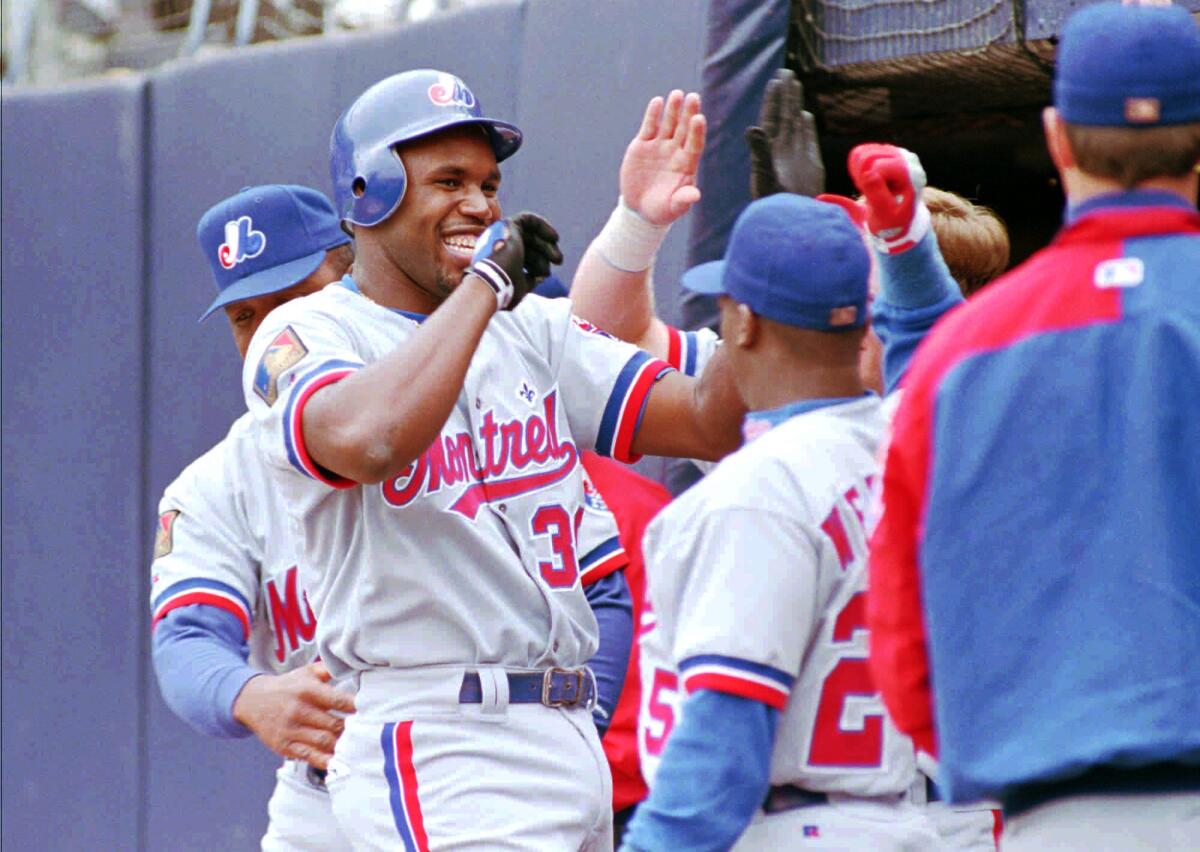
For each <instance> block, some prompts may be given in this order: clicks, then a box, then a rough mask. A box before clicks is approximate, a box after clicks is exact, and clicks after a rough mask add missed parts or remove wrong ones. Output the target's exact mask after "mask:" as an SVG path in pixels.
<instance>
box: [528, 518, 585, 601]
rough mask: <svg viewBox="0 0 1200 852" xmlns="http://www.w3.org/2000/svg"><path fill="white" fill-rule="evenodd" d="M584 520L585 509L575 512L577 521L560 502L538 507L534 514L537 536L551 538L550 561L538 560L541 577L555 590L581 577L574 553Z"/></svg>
mask: <svg viewBox="0 0 1200 852" xmlns="http://www.w3.org/2000/svg"><path fill="white" fill-rule="evenodd" d="M582 521H583V508H582V507H580V509H579V511H577V512H576V513H575V519H574V521H572V520H571V516H570V515H568V514H567V510H566V509H564V508H563V507H562V506H559V505H557V504H552V505H549V506H539V507H538V510H537V511H536V512H534V513H533V520H532V521H531V522H530V528H531V529H532V530H533V534H534V535H535V536H540V535H546V536H549V537H550V550H551V552H552V556H551V559H550V561H549V562H544V561H542V560H538V569H539V570H540V571H541V572H542V579H543V580H545V581H546V585H547V586H549V587H550V588H552V589H569V588H570V587H571V586H574V585H575V580H576V578H577V577H579V559H578V558H577V557H576V556H575V537H576V535H577V534H578V532H579V524H580V522H582Z"/></svg>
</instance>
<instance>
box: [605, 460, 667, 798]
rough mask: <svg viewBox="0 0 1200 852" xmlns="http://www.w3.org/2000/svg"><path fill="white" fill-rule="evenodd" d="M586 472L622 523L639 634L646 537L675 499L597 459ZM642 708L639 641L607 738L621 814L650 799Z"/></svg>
mask: <svg viewBox="0 0 1200 852" xmlns="http://www.w3.org/2000/svg"><path fill="white" fill-rule="evenodd" d="M583 466H584V468H585V469H586V470H587V472H588V476H590V477H591V478H592V482H593V483H594V484H595V486H596V489H597V490H598V491H599V492H600V496H601V497H602V498H604V502H605V503H607V504H608V507H609V508H610V509H612V512H613V515H614V516H615V517H616V519H617V532H618V535H619V536H620V538H621V545H622V546H623V547H624V548H625V553H626V555H627V556H628V557H629V564H628V565H626V567H625V581H626V582H627V583H628V584H629V592H630V595H631V596H632V598H633V624H634V631H635V633H636V630H637V625H638V624H640V623H641V616H642V606H643V603H644V601H645V597H646V575H645V570H644V568H643V567H642V534H643V533H644V532H645V531H646V526H647V525H648V524H649V523H650V521H651V520H653V519H654V516H655V515H657V514H658V512H659V510H660V509H661V508H662V507H663V506H665V505H667V503H669V502H671V494H670V492H668V491H667V490H666V489H665V488H663V487H662V486H661V485H659V484H658V483H657V482H655V481H653V480H651V479H647V478H646V477H644V476H642V475H641V474H639V473H637V472H635V471H634V470H633V468H630V467H626V466H625V465H623V464H620V463H618V462H614V461H612V460H610V459H606V458H602V457H600V456H598V455H596V454H595V453H584V454H583ZM640 704H641V679H640V678H639V675H638V645H637V642H636V641H635V642H634V643H633V648H632V650H631V651H630V653H629V668H628V669H627V671H626V674H625V687H624V689H622V691H621V700H620V701H619V702H617V709H616V711H615V712H614V713H613V718H612V722H611V723H610V724H609V726H608V732H607V733H606V734H605V735H604V741H603V745H604V753H605V754H606V755H607V756H608V764H609V766H610V767H611V768H612V776H613V810H614V811H622V810H625V809H626V808H628V807H631V806H633V805H636V804H637V803H638V802H640V801H641V800H642V799H644V798H646V792H647V791H646V782H644V781H643V780H642V771H641V768H640V766H639V765H638V748H637V716H638V707H639V705H640Z"/></svg>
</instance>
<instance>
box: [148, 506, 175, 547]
mask: <svg viewBox="0 0 1200 852" xmlns="http://www.w3.org/2000/svg"><path fill="white" fill-rule="evenodd" d="M178 517H179V510H178V509H170V510H168V511H166V512H163V513H162V514H161V515H159V516H158V527H157V528H156V529H155V531H154V558H155V559H162V558H163V557H164V556H166V555H167V554H169V553H170V552H171V551H172V550H173V549H174V547H175V541H174V537H173V536H172V531H173V530H174V529H175V519H176V518H178Z"/></svg>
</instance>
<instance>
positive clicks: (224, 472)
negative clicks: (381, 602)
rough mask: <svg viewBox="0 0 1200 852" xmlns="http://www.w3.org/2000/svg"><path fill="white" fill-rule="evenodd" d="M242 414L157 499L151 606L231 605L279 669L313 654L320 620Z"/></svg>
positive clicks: (264, 658)
mask: <svg viewBox="0 0 1200 852" xmlns="http://www.w3.org/2000/svg"><path fill="white" fill-rule="evenodd" d="M253 430H254V422H253V420H252V419H251V418H250V416H249V415H248V414H246V415H243V416H242V417H241V418H240V419H239V420H238V421H237V422H235V423H234V425H233V427H232V428H231V429H230V430H229V434H228V435H226V437H225V438H224V439H223V440H222V441H221V442H220V443H219V444H217V445H216V446H215V447H213V448H212V449H211V450H209V451H208V452H207V453H205V454H204V455H203V456H201V457H200V458H199V459H197V460H196V461H195V462H193V463H192V464H191V465H189V466H188V467H187V468H186V469H185V470H184V471H183V473H181V474H180V476H179V477H178V478H177V479H176V480H175V481H174V482H173V483H171V485H170V486H168V488H167V490H166V492H165V493H164V494H163V498H162V501H161V503H160V505H159V521H158V529H157V535H156V538H155V554H154V561H153V564H152V566H151V570H152V578H151V610H152V613H153V615H152V618H153V623H154V624H157V623H158V621H160V620H161V619H162V618H163V617H165V616H166V615H167V614H168V613H169V612H171V611H172V610H174V609H177V608H179V607H182V606H189V605H192V604H206V605H209V606H216V607H218V608H220V609H224V610H226V611H227V612H229V613H231V614H232V615H234V616H235V617H236V618H237V619H238V621H239V622H240V623H241V625H242V629H243V631H244V636H245V638H247V639H248V641H249V645H250V663H251V664H252V665H253V666H255V667H256V668H259V669H262V670H264V671H274V672H276V673H282V672H285V671H290V670H291V669H294V668H297V667H298V666H302V665H305V664H307V663H309V662H311V661H312V660H313V659H314V658H315V656H316V645H315V643H314V638H315V635H316V618H315V616H314V615H313V611H312V608H311V607H310V606H309V603H308V597H307V595H306V594H305V592H304V588H303V587H302V585H301V584H300V578H299V569H298V566H297V558H296V555H295V551H294V549H293V548H292V544H291V541H292V539H291V535H290V531H289V526H288V523H287V516H286V512H285V510H284V507H283V505H282V503H281V502H280V501H279V500H278V498H277V496H276V494H275V491H274V490H273V488H272V487H271V485H270V482H269V478H268V476H267V472H266V471H265V470H264V469H263V467H262V462H261V460H260V459H259V456H258V453H257V448H256V446H255V439H254V435H253Z"/></svg>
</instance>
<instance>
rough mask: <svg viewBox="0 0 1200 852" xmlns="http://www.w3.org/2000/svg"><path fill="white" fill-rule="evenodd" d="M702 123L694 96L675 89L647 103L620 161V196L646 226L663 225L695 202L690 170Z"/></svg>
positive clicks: (697, 161) (697, 158)
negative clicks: (640, 121) (638, 124)
mask: <svg viewBox="0 0 1200 852" xmlns="http://www.w3.org/2000/svg"><path fill="white" fill-rule="evenodd" d="M705 130H706V124H705V119H704V114H703V113H702V112H700V96H699V95H698V94H696V93H695V92H691V93H689V94H688V95H687V96H684V94H683V92H682V91H680V90H679V89H676V90H674V91H672V92H671V93H670V94H669V95H667V97H666V100H665V101H664V100H663V98H661V97H655V98H653V99H651V101H650V103H648V104H647V105H646V113H645V115H644V116H643V117H642V126H641V128H640V129H639V130H638V134H637V136H636V137H634V139H633V141H632V142H630V143H629V147H627V148H626V149H625V158H624V159H623V160H622V161H621V178H620V179H621V197H622V198H624V200H625V204H626V205H627V206H628V207H629V208H630V209H631V210H633V211H634V212H636V213H637V214H638V215H640V216H641V217H642V218H643V219H645V220H646V221H647V222H650V223H651V224H652V225H660V226H662V225H669V224H671V223H672V222H674V221H675V220H676V219H678V218H679V217H680V216H682V215H683V214H684V213H686V212H687V211H688V210H689V209H691V206H692V205H693V204H695V203H696V202H697V201H699V200H700V190H699V189H698V188H697V187H696V170H697V169H698V168H699V166H700V155H701V154H703V153H704V134H705Z"/></svg>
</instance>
